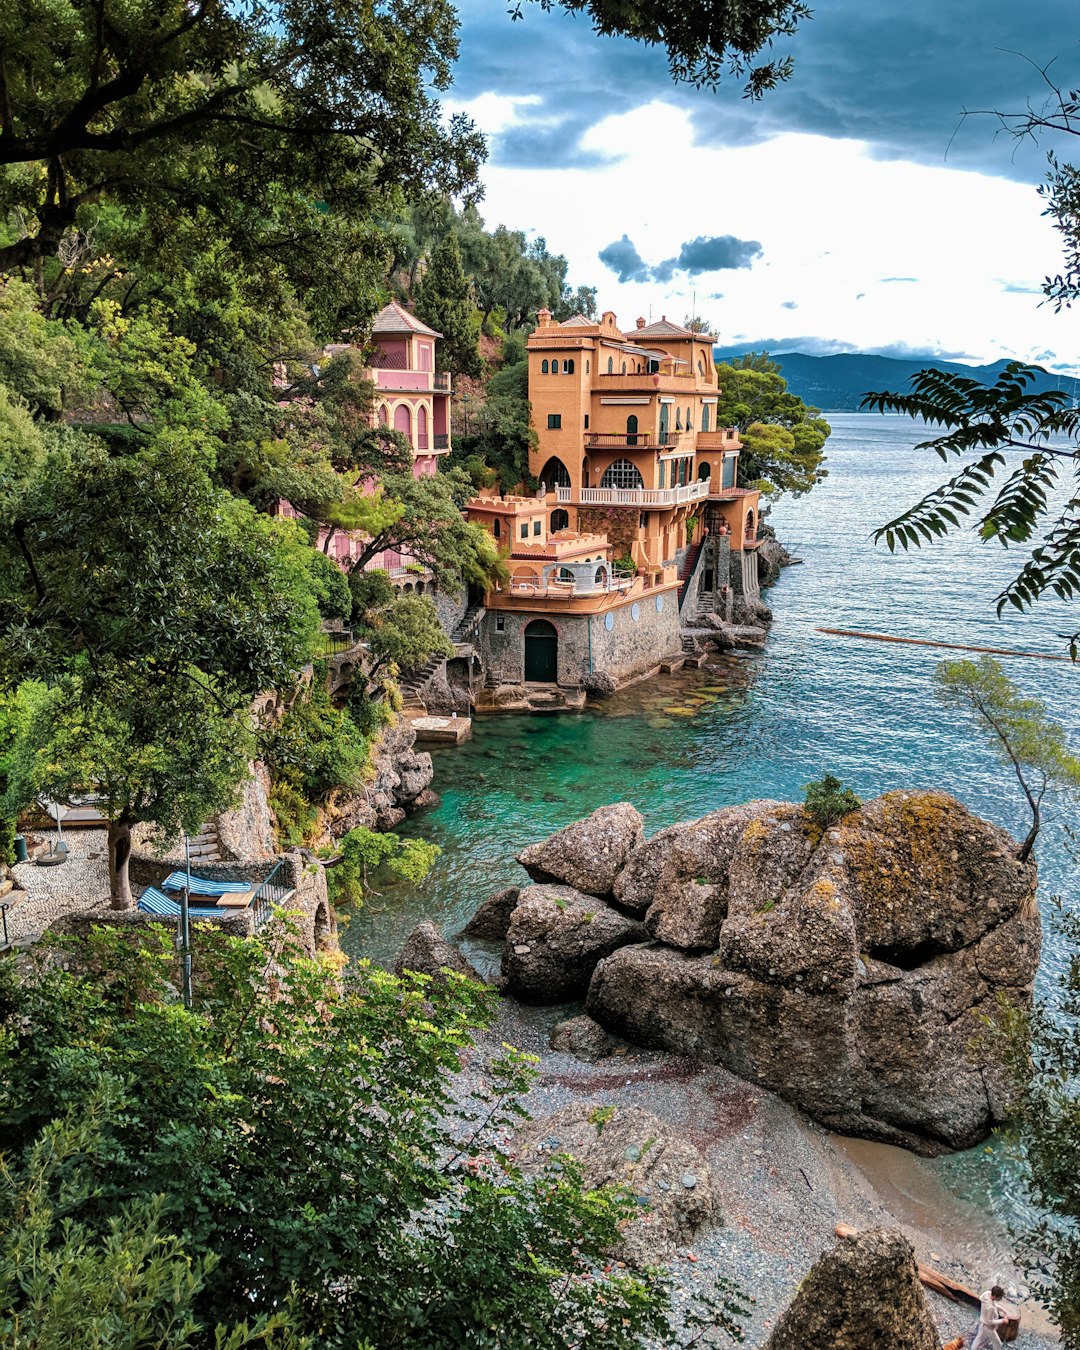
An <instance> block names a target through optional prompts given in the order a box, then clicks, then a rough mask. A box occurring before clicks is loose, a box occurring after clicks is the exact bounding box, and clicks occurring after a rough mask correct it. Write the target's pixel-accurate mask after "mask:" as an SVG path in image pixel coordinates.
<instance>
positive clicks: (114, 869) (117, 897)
mask: <svg viewBox="0 0 1080 1350" xmlns="http://www.w3.org/2000/svg"><path fill="white" fill-rule="evenodd" d="M130 859H131V821H130V820H127V819H126V818H125V817H123V816H121V818H120V819H119V820H110V821H109V902H110V904H111V905H112V907H113V909H134V908H135V898H134V896H133V895H132V894H131V881H130V879H129V878H128V862H129V861H130Z"/></svg>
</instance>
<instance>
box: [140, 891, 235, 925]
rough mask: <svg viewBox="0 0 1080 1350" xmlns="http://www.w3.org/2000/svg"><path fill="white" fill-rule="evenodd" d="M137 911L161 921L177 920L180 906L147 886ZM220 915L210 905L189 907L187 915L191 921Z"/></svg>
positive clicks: (219, 911)
mask: <svg viewBox="0 0 1080 1350" xmlns="http://www.w3.org/2000/svg"><path fill="white" fill-rule="evenodd" d="M136 908H137V909H140V910H142V912H143V913H144V914H157V915H158V916H159V917H160V918H163V919H178V918H179V917H180V906H179V905H178V904H177V902H176V901H175V900H170V899H169V897H168V896H167V895H162V893H161V892H160V891H159V890H158V889H157V887H155V886H147V888H146V890H145V891H143V893H142V895H140V896H139V903H138V905H137V906H136ZM221 913H222V911H221V910H220V909H217V908H215V907H214V906H211V905H189V906H188V914H189V916H190V917H191V918H193V919H209V918H211V917H215V916H219V915H220V914H221Z"/></svg>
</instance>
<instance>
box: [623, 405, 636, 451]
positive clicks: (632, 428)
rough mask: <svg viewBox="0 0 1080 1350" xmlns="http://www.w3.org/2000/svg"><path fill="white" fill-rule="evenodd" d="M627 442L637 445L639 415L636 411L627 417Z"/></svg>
mask: <svg viewBox="0 0 1080 1350" xmlns="http://www.w3.org/2000/svg"><path fill="white" fill-rule="evenodd" d="M626 444H627V445H637V417H636V416H635V415H634V413H631V414H630V416H629V417H628V418H627V419H626Z"/></svg>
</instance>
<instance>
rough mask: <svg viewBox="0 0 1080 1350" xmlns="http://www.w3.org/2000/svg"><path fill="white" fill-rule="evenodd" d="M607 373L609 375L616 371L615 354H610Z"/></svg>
mask: <svg viewBox="0 0 1080 1350" xmlns="http://www.w3.org/2000/svg"><path fill="white" fill-rule="evenodd" d="M607 373H608V374H609V375H613V374H614V373H615V358H614V357H613V356H609V357H608V359H607Z"/></svg>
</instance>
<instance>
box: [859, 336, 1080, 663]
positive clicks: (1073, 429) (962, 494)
mask: <svg viewBox="0 0 1080 1350" xmlns="http://www.w3.org/2000/svg"><path fill="white" fill-rule="evenodd" d="M1034 376H1035V370H1034V369H1033V368H1032V367H1030V366H1025V365H1022V364H1021V363H1020V362H1010V363H1009V364H1008V365H1007V366H1006V367H1005V369H1004V370H1003V371H1002V372H1001V374H1000V375H999V376H998V378H997V379H996V380H995V381H994V383H993V384H992V385H983V384H980V383H979V382H978V380H973V379H971V378H970V377H968V376H966V375H954V374H949V373H947V372H944V371H940V370H921V371H919V373H918V374H917V375H913V376H912V377H911V381H910V384H911V389H912V392H911V393H910V394H897V393H888V392H884V393H871V394H867V395H866V397H865V399H864V400H863V407H867V408H875V409H877V410H878V411H879V412H901V413H906V414H907V415H908V416H909V417H913V418H920V419H924V420H925V421H927V422H930V423H937V424H939V425H941V426H944V427H945V428H947V429H946V431H945V432H944V433H943V434H942V435H940V436H934V437H932V438H931V439H929V440H926V441H921V442H920V443H919V444H918V446H916V449H920V450H921V449H930V450H933V451H934V452H935V453H936V454H937V455H938V456H939V457H940V458H941V459H943V460H945V461H946V462H948V461H949V459H950V458H953V457H955V458H956V459H958V460H961V461H964V460H966V461H967V462H965V463H964V464H963V467H962V468H961V469H960V470H959V472H957V473H956V474H954V475H953V477H952V478H950V479H949V480H948V482H946V483H944V484H942V485H941V486H940V487H937V488H935V489H934V490H933V491H932V492H929V493H927V495H926V496H925V497H923V499H922V500H921V501H919V502H917V503H916V504H915V505H914V506H913V507H911V508H910V509H909V510H907V511H905V512H904V513H903V514H902V515H899V516H897V517H895V519H893V520H890V521H889V522H888V523H887V524H885V525H882V526H881V527H880V528H879V529H877V530H875V531H874V539H875V540H876V541H878V542H880V541H881V540H882V539H884V540H885V542H886V543H887V544H888V546H889V549H890V550H895V549H896V548H898V547H899V548H902V549H905V550H907V549H911V548H921V547H922V545H923V544H924V543H931V542H933V540H934V539H939V538H942V537H943V536H944V535H946V534H948V533H949V532H950V531H952V530H956V529H959V528H961V525H962V524H963V519H962V518H965V517H970V516H972V515H973V514H975V521H974V525H975V528H976V529H977V531H978V534H979V537H980V538H981V539H982V540H984V541H985V542H990V541H997V542H998V543H1000V544H1001V545H1002V546H1003V547H1005V548H1009V547H1012V546H1014V545H1017V544H1019V545H1029V544H1030V545H1032V546H1031V548H1030V549H1029V552H1028V558H1027V561H1026V562H1025V563H1024V564H1023V566H1022V567H1021V568H1020V571H1019V572H1018V573H1017V575H1016V576H1015V577H1013V579H1012V580H1011V581H1010V582H1009V583H1008V585H1007V586H1006V587H1005V589H1004V590H1003V591H1002V592H1001V593H1000V594H999V596H998V598H997V612H998V613H999V614H1000V613H1001V611H1002V610H1003V609H1004V608H1005V606H1006V605H1013V606H1015V608H1017V609H1019V610H1021V611H1023V610H1027V609H1030V607H1031V606H1032V605H1033V604H1034V603H1035V602H1036V601H1037V600H1038V599H1039V598H1040V597H1041V596H1043V595H1045V594H1046V593H1047V592H1048V591H1049V592H1052V593H1053V594H1055V595H1059V596H1061V597H1063V598H1064V599H1070V598H1071V597H1072V596H1074V595H1076V594H1078V593H1080V502H1078V499H1077V498H1076V496H1075V494H1066V499H1065V500H1064V502H1063V503H1060V504H1059V503H1056V502H1055V499H1054V489H1055V487H1056V486H1057V484H1058V483H1059V482H1060V479H1061V476H1062V473H1063V472H1067V473H1071V474H1073V475H1075V473H1076V470H1077V466H1078V465H1080V446H1077V444H1076V442H1077V439H1078V438H1080V409H1077V408H1070V407H1069V406H1068V396H1067V395H1066V394H1064V393H1062V392H1059V391H1058V390H1053V389H1051V390H1047V391H1045V392H1043V393H1041V394H1040V393H1031V392H1029V391H1028V389H1027V386H1028V385H1029V384H1030V383H1031V381H1032V380H1033V379H1034ZM1062 440H1067V441H1071V442H1072V444H1071V445H1063V444H1062V443H1061V442H1062ZM1017 452H1019V457H1018V458H1013V459H1011V460H1010V459H1009V458H1007V453H1008V454H1012V455H1016V453H1017ZM999 474H1001V475H1003V477H1001V478H999ZM1033 541H1035V542H1033ZM1069 649H1070V651H1071V652H1072V656H1073V659H1074V660H1075V659H1076V658H1077V655H1078V653H1080V630H1078V631H1077V632H1075V633H1073V634H1072V635H1071V636H1070V637H1069Z"/></svg>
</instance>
